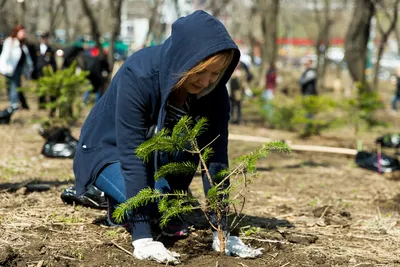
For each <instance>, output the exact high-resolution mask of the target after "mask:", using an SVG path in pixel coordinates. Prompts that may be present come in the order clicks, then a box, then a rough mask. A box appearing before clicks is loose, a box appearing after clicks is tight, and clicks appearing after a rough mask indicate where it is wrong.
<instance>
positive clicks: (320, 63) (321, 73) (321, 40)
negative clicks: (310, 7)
mask: <svg viewBox="0 0 400 267" xmlns="http://www.w3.org/2000/svg"><path fill="white" fill-rule="evenodd" d="M315 12H316V14H315V15H316V17H317V24H318V25H321V26H320V27H319V33H318V38H317V43H316V46H315V49H316V54H317V88H318V89H320V88H322V87H323V86H324V84H325V83H324V80H325V72H326V68H327V59H326V53H327V51H328V49H329V45H330V43H329V39H330V29H331V26H332V24H333V20H332V19H331V16H330V0H325V1H324V12H323V17H322V18H321V17H320V14H319V12H320V11H319V10H318V9H317V7H315ZM321 45H322V47H321ZM321 48H322V49H321Z"/></svg>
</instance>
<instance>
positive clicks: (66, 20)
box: [61, 0, 71, 43]
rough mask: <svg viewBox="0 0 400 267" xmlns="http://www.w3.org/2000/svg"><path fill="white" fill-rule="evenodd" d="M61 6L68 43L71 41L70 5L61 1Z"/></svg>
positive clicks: (64, 0) (63, 0)
mask: <svg viewBox="0 0 400 267" xmlns="http://www.w3.org/2000/svg"><path fill="white" fill-rule="evenodd" d="M61 4H62V7H63V16H64V23H65V41H66V42H67V43H68V42H69V41H70V40H71V21H70V20H69V13H68V4H67V1H66V0H61Z"/></svg>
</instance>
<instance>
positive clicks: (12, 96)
mask: <svg viewBox="0 0 400 267" xmlns="http://www.w3.org/2000/svg"><path fill="white" fill-rule="evenodd" d="M21 75H22V68H21V67H19V68H17V69H16V70H15V72H14V74H13V76H11V77H7V81H6V82H7V89H8V101H9V105H10V107H11V108H12V109H13V110H15V109H18V107H19V96H18V88H19V87H21Z"/></svg>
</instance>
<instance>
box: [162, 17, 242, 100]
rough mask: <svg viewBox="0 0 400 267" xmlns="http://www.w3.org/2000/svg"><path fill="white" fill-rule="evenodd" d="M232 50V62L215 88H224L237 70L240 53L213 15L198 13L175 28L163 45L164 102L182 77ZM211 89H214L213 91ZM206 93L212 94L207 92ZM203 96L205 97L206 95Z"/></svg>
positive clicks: (177, 23) (178, 21)
mask: <svg viewBox="0 0 400 267" xmlns="http://www.w3.org/2000/svg"><path fill="white" fill-rule="evenodd" d="M227 49H233V50H234V56H233V59H232V61H231V63H230V65H229V66H228V68H227V69H226V70H225V72H224V73H223V75H222V76H221V78H220V79H219V80H218V82H217V83H215V84H214V85H213V86H212V87H213V88H215V87H218V85H221V84H223V85H225V84H226V83H227V82H228V80H229V78H230V76H231V75H232V73H233V71H234V70H235V67H236V66H237V64H238V62H239V58H240V52H239V49H238V47H237V45H236V44H235V42H234V41H233V40H232V38H231V37H230V35H229V33H228V31H227V30H226V29H225V26H224V25H223V24H222V23H221V22H220V21H219V20H217V19H216V18H214V17H213V16H211V15H210V14H208V13H206V12H204V11H201V10H198V11H195V12H194V13H192V14H190V15H188V16H186V17H182V18H180V19H178V20H177V21H175V22H174V23H173V24H172V33H171V36H170V37H169V38H168V39H167V40H166V41H165V42H164V43H163V44H162V48H161V50H162V53H161V55H162V56H161V60H160V63H161V65H160V87H161V88H160V89H161V96H162V100H163V101H165V100H166V98H167V97H168V95H169V93H170V91H171V89H172V88H173V87H174V85H175V84H176V83H177V82H178V81H179V79H180V78H181V77H182V74H183V73H185V72H186V71H188V70H190V69H191V68H193V67H194V66H196V65H197V64H198V63H199V62H201V61H202V60H203V59H205V58H207V57H209V56H211V55H213V54H215V53H217V52H220V51H222V50H227ZM211 89H212V88H211ZM206 91H207V93H208V92H209V91H211V90H207V89H206ZM203 95H204V94H203Z"/></svg>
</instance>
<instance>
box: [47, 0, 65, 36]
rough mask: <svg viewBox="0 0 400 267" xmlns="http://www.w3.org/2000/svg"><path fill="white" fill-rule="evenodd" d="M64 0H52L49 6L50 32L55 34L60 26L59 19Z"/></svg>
mask: <svg viewBox="0 0 400 267" xmlns="http://www.w3.org/2000/svg"><path fill="white" fill-rule="evenodd" d="M61 7H62V1H58V2H57V3H56V0H50V1H49V6H48V13H49V16H50V23H49V32H50V34H54V31H55V29H56V27H57V26H58V23H57V22H58V21H57V20H59V19H60V13H61Z"/></svg>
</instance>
